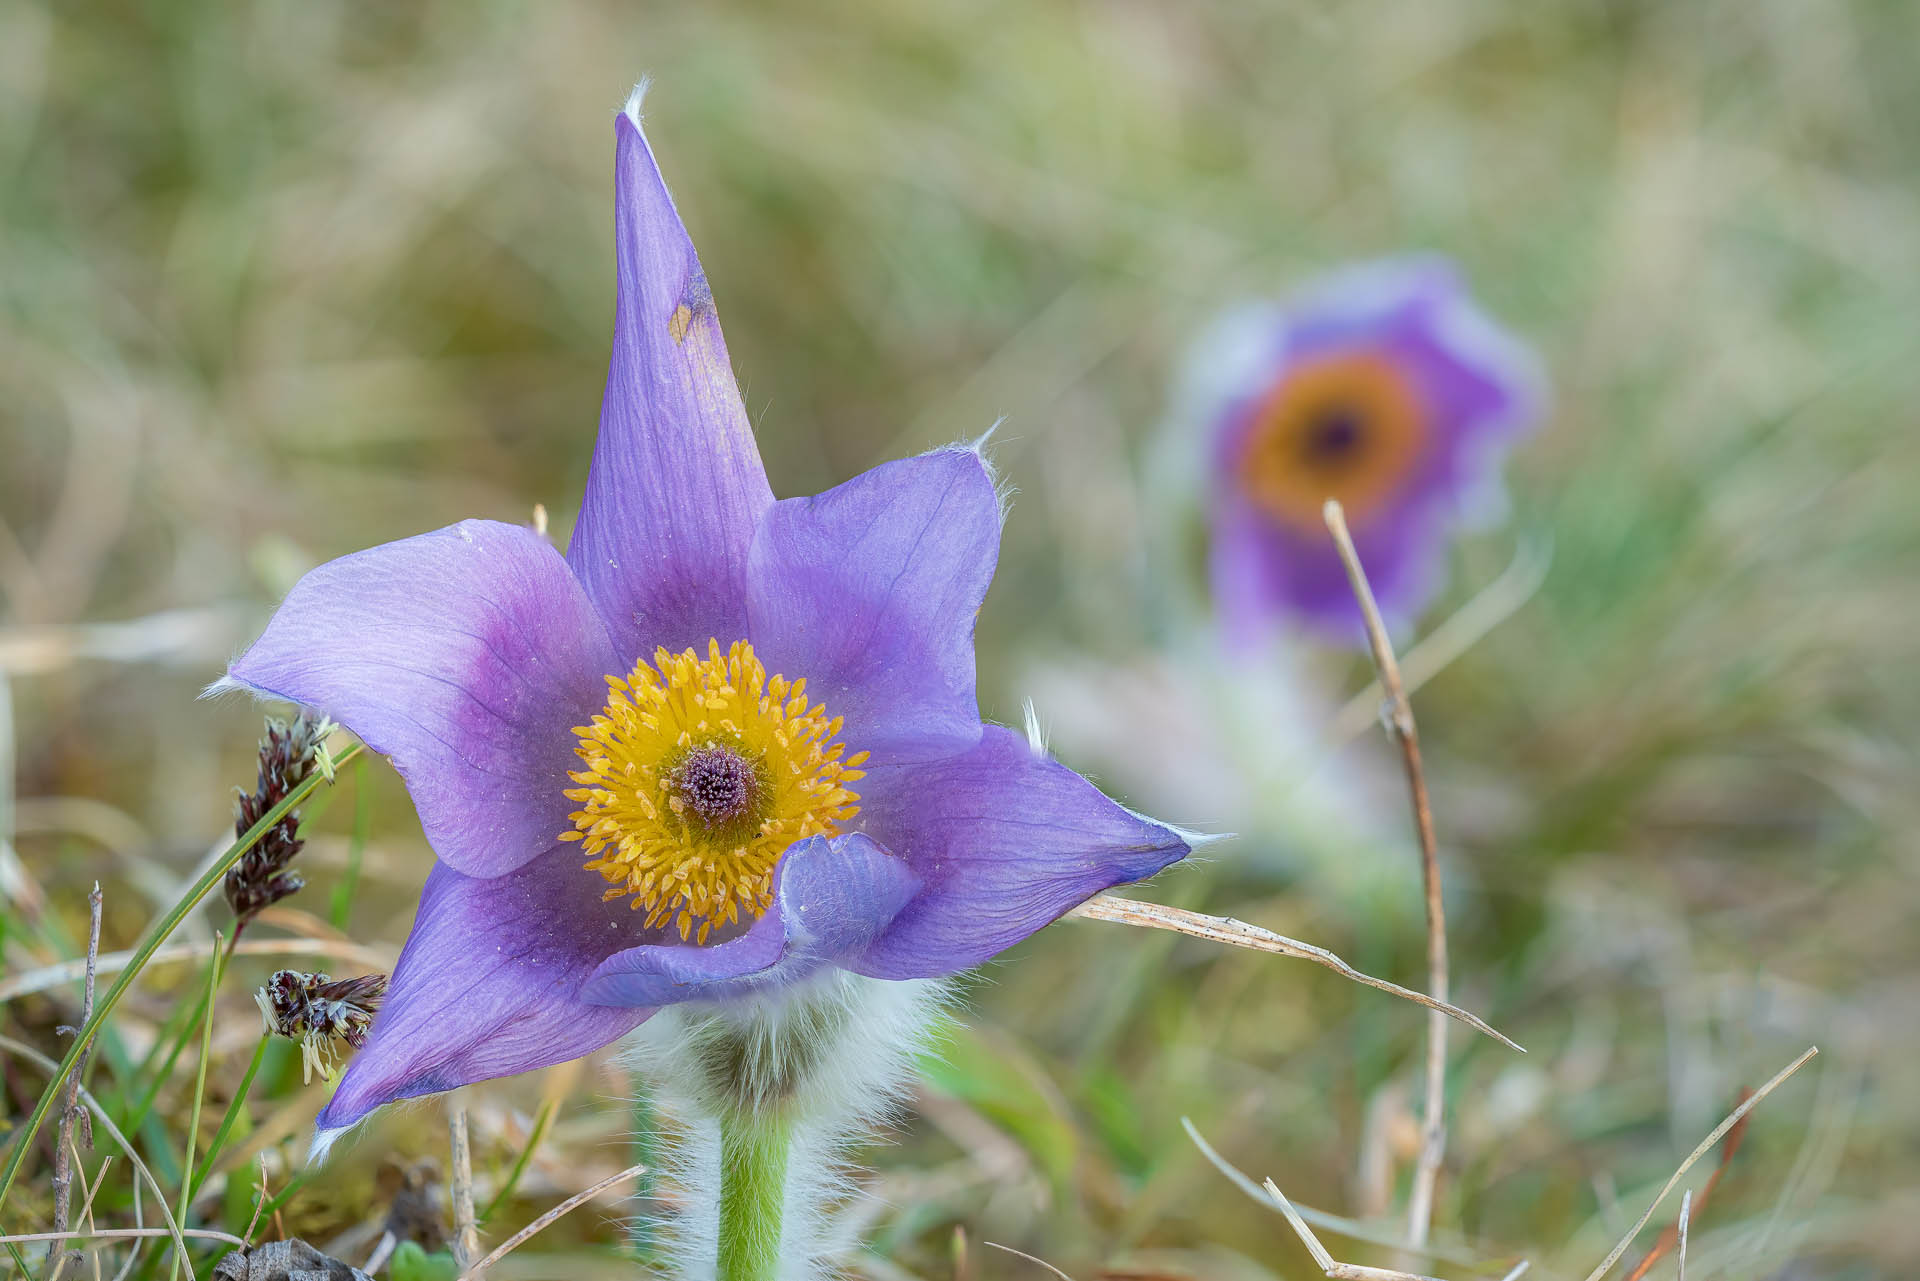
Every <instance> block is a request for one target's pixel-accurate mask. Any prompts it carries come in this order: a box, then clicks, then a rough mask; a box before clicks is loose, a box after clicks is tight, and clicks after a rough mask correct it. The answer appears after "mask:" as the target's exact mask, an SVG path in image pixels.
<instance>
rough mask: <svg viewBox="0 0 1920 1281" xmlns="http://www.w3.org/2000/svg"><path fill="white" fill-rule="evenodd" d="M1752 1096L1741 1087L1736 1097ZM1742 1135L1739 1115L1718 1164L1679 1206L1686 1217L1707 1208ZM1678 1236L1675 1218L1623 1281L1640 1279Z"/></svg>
mask: <svg viewBox="0 0 1920 1281" xmlns="http://www.w3.org/2000/svg"><path fill="white" fill-rule="evenodd" d="M1752 1097H1753V1091H1752V1090H1741V1091H1740V1098H1739V1100H1738V1101H1739V1102H1741V1103H1745V1102H1746V1101H1747V1100H1748V1099H1750V1098H1752ZM1746 1137H1747V1118H1746V1117H1744V1116H1743V1117H1741V1118H1740V1120H1739V1121H1738V1122H1736V1123H1735V1125H1734V1127H1733V1128H1732V1129H1731V1130H1728V1131H1727V1137H1726V1141H1725V1142H1723V1143H1722V1144H1721V1145H1720V1164H1719V1165H1717V1166H1715V1167H1714V1168H1713V1173H1712V1174H1710V1175H1708V1176H1707V1181H1706V1184H1705V1185H1704V1186H1703V1187H1701V1189H1700V1195H1699V1196H1697V1197H1694V1198H1693V1199H1692V1201H1691V1203H1683V1208H1684V1209H1685V1210H1687V1211H1688V1217H1692V1216H1693V1215H1698V1214H1699V1213H1700V1212H1701V1211H1702V1210H1704V1209H1706V1208H1707V1198H1708V1197H1710V1196H1712V1195H1713V1190H1714V1189H1715V1188H1716V1187H1718V1186H1720V1176H1721V1175H1723V1174H1725V1173H1726V1172H1727V1166H1728V1165H1730V1164H1732V1162H1733V1154H1734V1153H1736V1152H1738V1151H1739V1150H1740V1141H1741V1140H1742V1139H1744V1138H1746ZM1680 1237H1681V1227H1680V1223H1679V1222H1675V1223H1674V1225H1673V1226H1672V1227H1670V1228H1668V1229H1667V1230H1666V1231H1665V1232H1662V1233H1661V1234H1660V1237H1659V1239H1658V1240H1656V1241H1655V1242H1654V1243H1653V1249H1651V1250H1649V1251H1647V1257H1646V1258H1644V1259H1642V1260H1640V1262H1639V1263H1638V1264H1637V1265H1635V1267H1634V1269H1633V1271H1631V1272H1629V1273H1627V1281H1641V1278H1643V1277H1645V1276H1646V1275H1647V1273H1649V1272H1651V1271H1652V1270H1653V1265H1654V1264H1656V1263H1658V1262H1659V1261H1660V1258H1661V1256H1663V1255H1664V1254H1666V1252H1667V1251H1668V1250H1671V1249H1673V1247H1674V1244H1675V1243H1676V1242H1677V1241H1679V1240H1680Z"/></svg>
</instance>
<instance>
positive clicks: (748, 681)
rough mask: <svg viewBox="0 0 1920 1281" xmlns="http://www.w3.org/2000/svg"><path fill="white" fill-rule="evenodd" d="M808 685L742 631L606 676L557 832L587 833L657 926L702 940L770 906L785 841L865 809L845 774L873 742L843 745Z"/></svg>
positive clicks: (615, 884) (578, 730) (618, 886)
mask: <svg viewBox="0 0 1920 1281" xmlns="http://www.w3.org/2000/svg"><path fill="white" fill-rule="evenodd" d="M806 685H807V683H806V681H805V680H796V681H789V680H788V679H787V678H786V677H785V676H778V675H775V676H768V675H767V669H766V668H765V667H764V666H763V665H762V664H761V662H760V660H759V659H758V658H757V657H755V655H754V652H753V646H751V645H749V644H748V643H747V642H745V641H736V642H734V644H733V646H732V647H731V648H730V649H728V650H727V651H726V652H725V653H724V654H723V653H721V651H720V642H719V641H717V640H710V641H708V642H707V656H706V657H705V658H704V659H702V658H698V657H696V656H695V654H694V651H692V650H687V651H685V652H683V653H679V654H673V653H669V652H668V651H667V650H665V649H659V650H655V651H654V655H653V661H652V663H648V662H647V660H646V659H644V658H643V659H641V660H640V661H639V662H637V663H635V664H634V668H633V671H632V672H630V673H628V674H627V676H626V677H624V678H622V677H618V676H609V677H607V687H608V696H607V705H606V707H605V708H603V709H602V710H601V712H600V714H599V715H597V716H595V717H594V718H593V723H592V724H591V725H580V726H576V727H575V728H574V731H573V732H574V733H575V734H576V735H577V736H578V737H579V739H580V741H579V743H578V744H577V745H576V746H575V747H574V751H575V753H576V754H578V755H579V757H580V759H581V760H582V761H583V762H585V765H586V768H585V769H583V770H581V771H580V772H578V773H575V774H573V775H572V778H573V781H574V782H576V783H578V784H580V786H579V787H577V788H570V789H568V791H567V793H566V795H567V798H568V799H569V800H574V801H579V802H581V808H580V809H579V810H578V811H576V812H575V813H574V814H573V815H572V816H571V817H572V819H573V823H574V828H575V829H576V830H574V831H570V832H562V833H561V834H560V839H561V840H563V841H580V842H582V843H583V844H584V846H585V849H586V852H587V853H588V854H590V855H592V856H593V858H592V859H591V861H589V862H588V863H587V864H586V867H587V870H589V871H593V872H598V873H600V875H601V876H602V877H604V878H605V879H606V881H607V884H608V885H609V886H610V888H609V889H608V890H607V891H606V894H605V898H606V899H607V900H608V901H611V900H613V899H617V898H622V897H626V896H631V897H632V898H633V904H632V906H633V908H634V910H635V911H639V910H641V909H645V911H646V913H647V917H646V922H647V925H648V927H649V928H653V927H658V926H660V925H664V924H666V923H667V922H669V921H672V922H673V923H674V924H675V926H676V927H677V928H678V930H679V932H680V937H681V938H683V939H684V938H688V937H689V936H693V935H695V934H696V932H697V941H698V942H701V943H704V942H706V941H707V936H708V934H709V933H711V932H712V931H713V930H715V929H717V928H719V927H721V926H724V925H727V924H729V923H731V922H733V921H735V920H738V919H740V918H741V916H742V915H743V914H744V915H745V916H747V917H757V916H759V915H760V914H761V913H762V912H764V911H766V909H767V905H768V904H769V903H770V902H771V901H772V899H773V869H774V866H775V864H777V863H778V862H779V861H780V856H781V855H782V854H783V853H785V852H786V848H787V846H789V845H791V844H792V843H793V842H795V841H798V840H802V839H804V838H806V837H809V836H816V835H827V836H832V835H836V834H837V833H838V832H839V831H840V829H841V827H842V825H843V824H845V823H847V822H848V821H849V820H850V819H852V818H853V816H854V815H856V814H858V813H859V812H860V806H859V800H860V797H859V795H858V794H857V793H855V792H853V791H851V790H849V788H848V786H847V785H848V784H849V783H853V782H857V781H858V780H859V779H860V778H861V777H862V776H863V775H862V771H861V770H860V768H859V767H860V766H861V765H862V764H864V763H865V762H866V759H867V754H866V753H865V752H856V753H854V754H853V755H852V756H848V755H846V747H845V745H844V744H842V743H840V742H839V741H838V740H839V735H840V720H839V718H838V717H833V718H829V717H828V715H827V711H826V708H825V707H823V706H821V705H819V704H814V705H812V706H809V705H808V702H807V690H806Z"/></svg>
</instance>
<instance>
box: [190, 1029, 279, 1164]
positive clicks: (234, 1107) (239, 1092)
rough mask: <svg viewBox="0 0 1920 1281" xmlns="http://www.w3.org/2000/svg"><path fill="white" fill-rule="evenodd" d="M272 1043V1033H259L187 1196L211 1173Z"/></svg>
mask: <svg viewBox="0 0 1920 1281" xmlns="http://www.w3.org/2000/svg"><path fill="white" fill-rule="evenodd" d="M272 1043H273V1034H272V1033H271V1032H263V1033H261V1034H260V1044H258V1045H256V1046H254V1047H253V1061H252V1062H251V1063H249V1064H247V1074H246V1075H245V1076H243V1077H241V1078H240V1087H239V1088H238V1089H236V1090H235V1091H234V1092H233V1101H232V1102H230V1103H228V1104H227V1114H226V1115H225V1116H223V1117H221V1118H220V1128H219V1129H217V1130H215V1131H214V1132H213V1142H212V1143H210V1144H208V1145H207V1159H206V1161H205V1162H204V1163H203V1164H202V1165H201V1166H200V1172H199V1173H198V1174H196V1175H194V1176H193V1179H192V1181H191V1182H189V1183H188V1184H187V1198H188V1199H189V1200H191V1199H192V1198H193V1191H194V1189H196V1188H201V1187H204V1186H206V1182H207V1176H208V1175H209V1174H212V1173H213V1163H214V1162H215V1161H217V1160H218V1159H219V1158H220V1150H221V1149H222V1148H223V1147H225V1146H226V1143H227V1136H228V1135H229V1134H231V1133H233V1125H234V1122H236V1121H238V1120H239V1119H240V1113H241V1111H242V1110H244V1109H245V1107H246V1106H247V1091H248V1090H250V1089H252V1088H253V1078H254V1077H255V1076H257V1075H259V1072H260V1065H261V1064H262V1063H264V1062H265V1061H266V1058H267V1046H269V1045H270V1044H272Z"/></svg>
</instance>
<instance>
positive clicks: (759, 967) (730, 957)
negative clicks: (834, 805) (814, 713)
mask: <svg viewBox="0 0 1920 1281" xmlns="http://www.w3.org/2000/svg"><path fill="white" fill-rule="evenodd" d="M919 883H920V882H919V878H918V877H917V876H915V875H914V872H913V870H912V869H911V868H910V867H908V866H907V864H906V862H905V861H904V860H902V859H898V858H895V857H894V856H893V855H891V854H889V853H887V852H886V851H885V850H883V849H881V848H880V847H879V846H878V845H876V844H874V843H873V842H872V841H871V840H869V839H868V838H867V837H865V836H862V835H860V834H858V833H850V834H848V835H845V836H836V837H831V838H829V837H825V836H810V837H808V838H807V839H806V840H804V841H796V842H795V843H794V844H793V846H792V848H790V849H789V850H788V851H787V853H786V856H785V857H784V858H782V859H781V860H780V865H779V867H777V868H776V869H775V870H774V874H773V885H774V889H773V903H772V905H771V906H769V907H768V908H767V911H766V913H765V914H764V915H763V916H761V918H760V919H759V920H758V921H755V922H754V923H753V928H752V929H750V930H748V931H747V932H746V933H745V934H742V935H741V936H740V937H739V938H736V939H732V940H730V941H728V942H725V943H718V944H715V945H713V946H711V947H686V946H679V945H675V946H642V947H636V948H632V949H630V950H629V951H625V952H622V953H620V954H619V955H618V956H612V957H609V958H608V959H607V960H606V962H605V963H604V964H602V965H601V966H600V968H599V969H597V970H595V971H594V974H593V977H592V979H590V980H589V981H588V983H587V985H586V988H585V989H584V992H583V995H584V997H585V999H587V1000H592V1001H605V1002H608V1003H610V1004H616V1005H649V1006H660V1005H672V1004H674V1003H676V1002H680V1001H712V1000H721V999H725V998H728V997H737V996H745V995H747V994H748V993H751V992H754V991H756V990H760V989H764V988H769V987H777V986H781V985H784V984H787V983H793V982H797V981H799V980H800V979H803V978H805V977H806V976H807V975H809V974H811V973H813V972H814V971H815V970H817V969H819V968H820V967H821V966H823V965H827V964H831V963H835V962H841V961H844V960H846V959H847V958H849V957H855V956H858V955H860V953H861V952H863V951H864V950H865V949H866V948H867V946H868V945H869V944H871V943H872V942H873V940H874V939H875V938H877V937H879V935H880V934H881V932H882V931H883V930H885V929H886V927H887V923H888V922H889V921H891V920H893V919H894V915H895V914H896V913H897V912H899V911H900V909H901V908H902V907H903V906H905V905H906V903H907V902H908V900H909V899H911V898H912V897H913V894H914V891H915V889H916V888H918V886H919Z"/></svg>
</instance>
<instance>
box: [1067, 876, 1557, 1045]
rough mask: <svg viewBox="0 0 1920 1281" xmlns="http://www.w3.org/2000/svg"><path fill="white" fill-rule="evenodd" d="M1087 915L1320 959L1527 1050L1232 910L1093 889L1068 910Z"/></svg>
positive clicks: (1450, 1008)
mask: <svg viewBox="0 0 1920 1281" xmlns="http://www.w3.org/2000/svg"><path fill="white" fill-rule="evenodd" d="M1067 915H1068V916H1077V917H1081V918H1082V919H1085V920H1089V921H1117V922H1119V923H1120V924H1122V925H1135V926H1140V927H1142V928H1145V929H1155V930H1172V931H1173V932H1175V933H1177V934H1185V935H1187V936H1189V937H1191V938H1198V939H1206V940H1208V941H1209V942H1213V943H1227V944H1230V945H1232V946H1234V947H1246V948H1252V949H1253V950H1254V951H1256V952H1273V953H1277V954H1278V955H1281V956H1293V957H1298V958H1300V959H1301V960H1303V961H1312V962H1313V963H1314V964H1315V965H1324V966H1326V967H1327V968H1328V969H1330V970H1332V971H1333V972H1334V973H1336V974H1343V975H1345V976H1346V977H1347V978H1350V979H1352V980H1353V981H1354V982H1356V983H1363V984H1365V985H1366V986H1368V987H1371V988H1377V989H1379V990H1380V991H1382V992H1390V993H1392V994H1393V995H1395V996H1398V997H1403V998H1405V999H1406V1000H1409V1001H1412V1002H1414V1003H1415V1004H1417V1005H1424V1006H1426V1007H1427V1008H1428V1009H1429V1010H1433V1011H1435V1012H1436V1013H1438V1014H1441V1015H1445V1016H1447V1017H1449V1018H1456V1019H1459V1020H1460V1021H1461V1022H1462V1023H1465V1024H1466V1025H1467V1026H1468V1027H1470V1028H1472V1029H1474V1031H1476V1032H1483V1033H1485V1034H1486V1035H1488V1036H1490V1037H1492V1038H1493V1039H1494V1040H1496V1041H1498V1042H1500V1043H1501V1044H1502V1045H1505V1046H1507V1047H1509V1048H1510V1049H1515V1050H1519V1051H1520V1052H1521V1053H1522V1054H1525V1053H1526V1050H1525V1049H1524V1048H1522V1047H1521V1046H1520V1045H1518V1044H1517V1043H1515V1042H1514V1041H1513V1040H1512V1039H1511V1038H1509V1037H1508V1036H1507V1035H1506V1034H1505V1033H1503V1032H1500V1031H1499V1030H1497V1029H1495V1028H1494V1027H1493V1026H1492V1025H1491V1024H1489V1023H1488V1022H1487V1021H1486V1020H1485V1019H1483V1018H1481V1017H1480V1016H1479V1015H1477V1014H1472V1013H1469V1012H1468V1011H1466V1010H1463V1009H1461V1008H1460V1007H1459V1006H1457V1005H1448V1004H1447V1003H1446V1002H1445V1001H1436V1000H1434V999H1433V998H1432V997H1430V996H1428V995H1427V994H1426V993H1424V992H1415V991H1413V990H1411V989H1409V988H1404V987H1401V986H1400V985H1399V984H1398V983H1389V982H1387V981H1386V980H1385V979H1377V978H1374V977H1373V976H1372V975H1371V974H1363V973H1361V972H1360V971H1359V970H1356V969H1354V968H1353V966H1351V965H1349V964H1347V963H1346V962H1345V961H1343V960H1341V959H1340V958H1339V957H1338V956H1336V955H1334V954H1333V953H1332V952H1329V951H1328V950H1327V949H1326V948H1324V947H1316V946H1314V945H1313V944H1312V943H1302V942H1300V940H1298V939H1291V938H1288V937H1287V936H1286V935H1284V934H1275V933H1274V932H1273V931H1272V930H1266V929H1262V928H1260V927H1259V926H1258V925H1249V924H1247V923H1246V922H1245V921H1237V920H1235V919H1234V918H1232V917H1231V916H1208V915H1207V914H1206V913H1204V912H1193V911H1189V910H1187V909H1186V908H1184V907H1169V906H1167V905H1166V904H1164V903H1150V902H1147V901H1146V900H1144V899H1131V898H1121V897H1120V896H1119V895H1117V894H1096V895H1094V896H1093V897H1092V898H1090V899H1088V900H1087V901H1086V902H1084V903H1082V904H1080V906H1078V907H1076V908H1074V909H1073V910H1072V911H1070V912H1068V913H1067Z"/></svg>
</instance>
